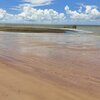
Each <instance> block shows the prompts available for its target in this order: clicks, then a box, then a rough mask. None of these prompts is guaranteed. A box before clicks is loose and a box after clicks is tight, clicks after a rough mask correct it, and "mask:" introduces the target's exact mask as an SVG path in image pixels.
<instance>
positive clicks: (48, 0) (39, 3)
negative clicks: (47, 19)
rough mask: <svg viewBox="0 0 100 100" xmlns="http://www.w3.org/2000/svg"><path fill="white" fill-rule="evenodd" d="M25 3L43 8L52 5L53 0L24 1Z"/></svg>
mask: <svg viewBox="0 0 100 100" xmlns="http://www.w3.org/2000/svg"><path fill="white" fill-rule="evenodd" d="M23 1H24V2H26V3H29V4H31V5H33V6H43V5H49V4H51V3H52V1H53V0H23Z"/></svg>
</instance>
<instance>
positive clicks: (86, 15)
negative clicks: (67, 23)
mask: <svg viewBox="0 0 100 100" xmlns="http://www.w3.org/2000/svg"><path fill="white" fill-rule="evenodd" d="M84 8H85V10H84ZM65 11H66V14H67V16H69V18H71V19H76V20H98V19H99V20H100V11H99V10H98V8H97V7H96V6H90V5H84V6H81V7H80V9H79V10H77V11H76V10H70V8H69V7H68V6H66V7H65Z"/></svg>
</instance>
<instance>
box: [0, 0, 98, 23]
mask: <svg viewBox="0 0 100 100" xmlns="http://www.w3.org/2000/svg"><path fill="white" fill-rule="evenodd" d="M0 22H2V23H6V22H8V23H10V22H11V23H50V24H52V23H54V24H56V23H60V24H63V23H64V24H67V23H68V24H94V23H95V24H100V0H0Z"/></svg>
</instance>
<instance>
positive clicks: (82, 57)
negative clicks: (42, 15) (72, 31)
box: [0, 32, 100, 100]
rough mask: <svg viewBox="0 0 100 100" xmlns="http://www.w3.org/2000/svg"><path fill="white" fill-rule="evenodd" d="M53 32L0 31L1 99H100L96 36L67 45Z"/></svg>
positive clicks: (98, 55)
mask: <svg viewBox="0 0 100 100" xmlns="http://www.w3.org/2000/svg"><path fill="white" fill-rule="evenodd" d="M54 36H55V35H52V36H51V35H49V34H48V37H50V40H51V42H50V41H48V39H47V38H48V37H47V36H46V38H44V36H43V37H42V34H41V35H40V37H37V34H34V35H33V34H32V33H29V34H28V33H25V34H24V33H23V34H19V33H14V34H12V33H9V32H7V33H6V32H0V99H1V100H100V48H97V47H96V46H94V44H95V39H94V38H93V41H94V43H93V41H92V42H91V43H92V44H93V45H92V44H90V45H89V43H88V45H80V46H79V45H78V46H73V45H71V46H69V45H67V44H65V43H62V42H61V43H59V41H60V40H57V42H54V41H53V37H54ZM58 37H59V36H58ZM56 38H57V36H56ZM78 38H80V37H78ZM98 38H99V37H98ZM46 39H47V40H46ZM54 39H55V38H54ZM89 42H90V41H89ZM95 45H97V44H95Z"/></svg>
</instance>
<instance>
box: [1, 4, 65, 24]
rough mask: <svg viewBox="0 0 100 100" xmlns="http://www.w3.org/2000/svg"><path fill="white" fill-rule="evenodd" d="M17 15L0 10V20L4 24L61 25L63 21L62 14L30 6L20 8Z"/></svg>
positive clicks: (63, 16)
mask: <svg viewBox="0 0 100 100" xmlns="http://www.w3.org/2000/svg"><path fill="white" fill-rule="evenodd" d="M20 11H21V12H20V13H19V14H16V15H14V14H9V13H7V12H6V11H5V10H3V9H1V10H0V20H1V21H5V22H26V21H27V22H32V23H62V22H63V21H64V20H65V15H64V13H58V12H57V11H55V10H53V9H44V10H42V9H36V8H33V7H32V6H31V5H29V4H28V5H25V6H24V5H23V6H21V7H20Z"/></svg>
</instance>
